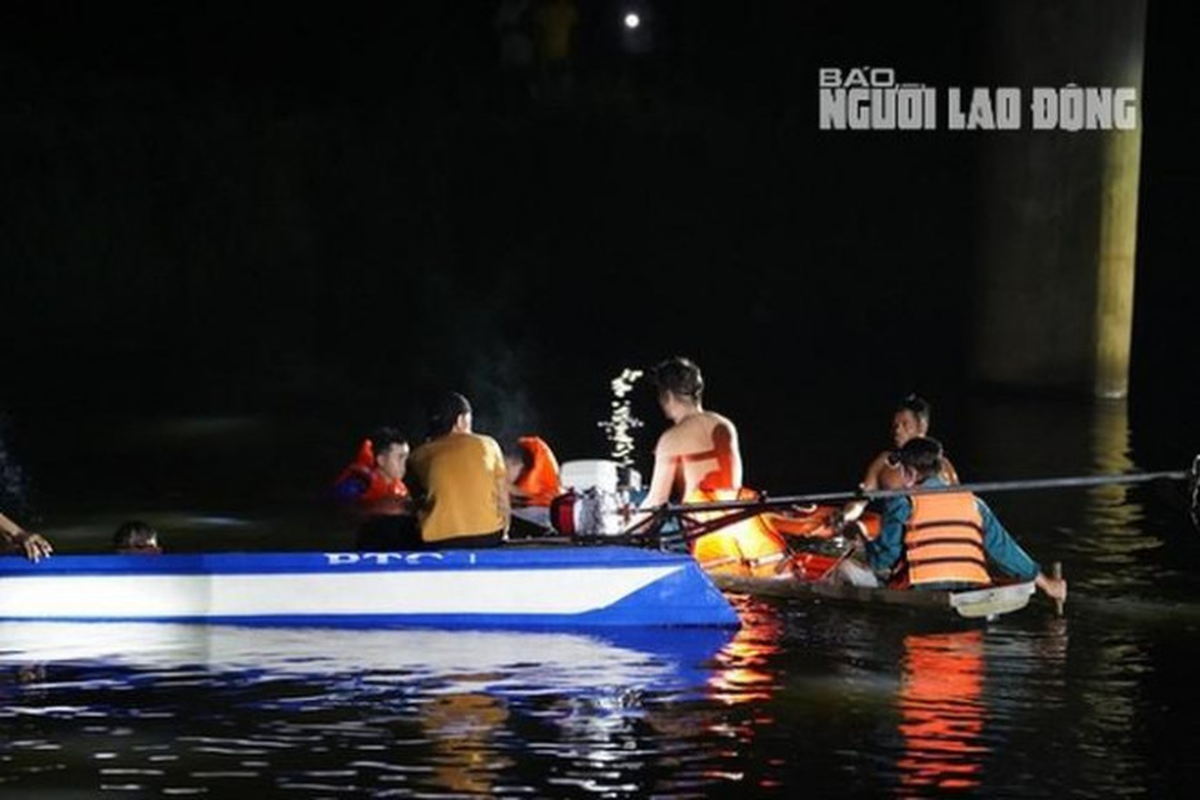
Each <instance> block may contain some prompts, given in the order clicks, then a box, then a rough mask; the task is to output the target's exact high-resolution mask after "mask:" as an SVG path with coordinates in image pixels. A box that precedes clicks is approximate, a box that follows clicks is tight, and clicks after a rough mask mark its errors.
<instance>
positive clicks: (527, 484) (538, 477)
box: [513, 436, 563, 507]
mask: <svg viewBox="0 0 1200 800" xmlns="http://www.w3.org/2000/svg"><path fill="white" fill-rule="evenodd" d="M517 446H519V447H520V448H521V449H523V450H524V451H525V452H526V453H528V454H529V457H530V458H529V460H530V462H531V464H530V466H529V467H527V468H526V469H524V470H522V471H521V475H520V477H518V478H517V480H516V482H515V483H514V484H513V485H514V486H515V487H516V488H518V489H520V490H521V492H522V494H521V495H514V496H513V504H514V505H525V506H547V507H548V506H549V505H550V501H551V500H553V499H554V498H555V497H558V496H559V495H560V494H562V493H563V488H562V481H561V480H560V479H559V473H558V459H556V458H555V457H554V452H553V451H552V450H551V449H550V445H548V444H546V442H545V441H544V440H542V439H541V438H540V437H538V436H522V437H521V438H519V439H517Z"/></svg>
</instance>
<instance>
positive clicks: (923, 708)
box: [897, 630, 988, 789]
mask: <svg viewBox="0 0 1200 800" xmlns="http://www.w3.org/2000/svg"><path fill="white" fill-rule="evenodd" d="M983 667H984V660H983V631H982V630H969V631H955V632H952V633H937V634H912V635H909V636H906V637H905V639H904V667H903V672H902V677H901V685H900V715H901V721H900V726H899V728H900V734H901V736H902V737H903V739H904V755H903V756H902V757H901V758H900V760H899V761H898V762H897V767H899V769H900V783H901V786H902V787H907V788H913V787H931V786H932V787H937V788H942V789H971V788H973V787H976V786H978V785H979V772H980V770H981V769H982V766H983V764H982V761H983V756H984V755H985V754H986V753H987V752H988V748H986V747H984V746H983V745H981V744H980V743H979V738H980V734H981V733H982V731H983V722H984V712H985V709H984V706H983V704H982V702H981V700H980V697H981V692H982V687H983Z"/></svg>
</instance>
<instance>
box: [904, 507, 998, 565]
mask: <svg viewBox="0 0 1200 800" xmlns="http://www.w3.org/2000/svg"><path fill="white" fill-rule="evenodd" d="M909 499H910V500H911V501H912V516H911V517H910V518H909V520H908V523H907V524H906V525H905V526H904V567H903V570H904V571H905V573H906V577H907V582H908V584H909V585H911V586H921V585H923V584H930V583H943V582H954V583H971V584H977V585H986V584H988V583H991V578H990V577H989V576H988V572H987V553H986V551H985V550H984V548H983V517H982V516H981V515H980V513H979V506H978V505H977V504H976V501H975V495H973V494H970V493H969V492H954V493H951V494H925V495H913V496H912V497H910V498H909Z"/></svg>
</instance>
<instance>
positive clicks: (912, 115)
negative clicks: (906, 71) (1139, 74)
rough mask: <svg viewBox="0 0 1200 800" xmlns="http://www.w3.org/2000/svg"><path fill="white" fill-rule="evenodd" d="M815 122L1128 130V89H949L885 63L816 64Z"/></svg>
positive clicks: (1133, 120)
mask: <svg viewBox="0 0 1200 800" xmlns="http://www.w3.org/2000/svg"><path fill="white" fill-rule="evenodd" d="M817 84H818V91H819V92H820V116H819V127H820V129H821V130H828V131H843V130H849V131H930V130H938V129H945V130H955V131H1013V130H1021V129H1023V128H1029V129H1031V130H1060V131H1068V132H1071V133H1077V132H1079V131H1111V130H1115V131H1131V130H1134V129H1135V128H1137V118H1138V108H1137V89H1136V88H1134V87H1132V86H1078V85H1076V84H1074V83H1068V84H1066V85H1064V86H1061V87H1047V86H1036V87H1032V88H1029V89H1020V88H1016V87H1012V86H1002V87H978V86H976V87H967V88H963V87H959V86H950V87H946V88H945V89H942V90H939V89H937V88H935V87H931V86H926V85H925V84H922V83H899V82H898V81H897V80H896V71H895V70H894V69H892V68H890V67H854V68H851V69H842V68H840V67H822V68H820V69H819V70H818V71H817Z"/></svg>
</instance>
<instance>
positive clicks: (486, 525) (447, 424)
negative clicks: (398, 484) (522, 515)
mask: <svg viewBox="0 0 1200 800" xmlns="http://www.w3.org/2000/svg"><path fill="white" fill-rule="evenodd" d="M430 422H431V427H432V436H431V438H430V439H429V441H427V442H425V444H423V445H421V446H420V447H418V448H417V449H416V450H414V451H413V453H412V455H410V456H409V457H408V474H409V475H410V476H411V477H412V479H413V483H414V484H416V486H417V495H418V497H419V498H420V500H419V504H418V507H417V509H418V510H417V519H418V521H419V523H420V528H421V541H422V545H423V546H424V547H426V548H430V549H439V548H472V547H494V546H496V545H499V544H500V543H501V542H503V541H504V537H505V535H506V534H507V532H508V524H509V499H508V469H507V465H506V464H505V463H504V455H503V453H502V452H501V450H500V445H499V444H497V443H496V440H495V439H493V438H492V437H490V436H484V435H482V434H477V433H472V431H471V404H470V403H469V402H467V398H465V397H463V396H462V395H461V394H458V393H457V392H450V393H448V394H447V395H446V396H445V397H443V398H442V399H441V401H440V402H439V403H438V405H437V406H436V407H435V408H434V411H433V413H432V414H431V420H430Z"/></svg>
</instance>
